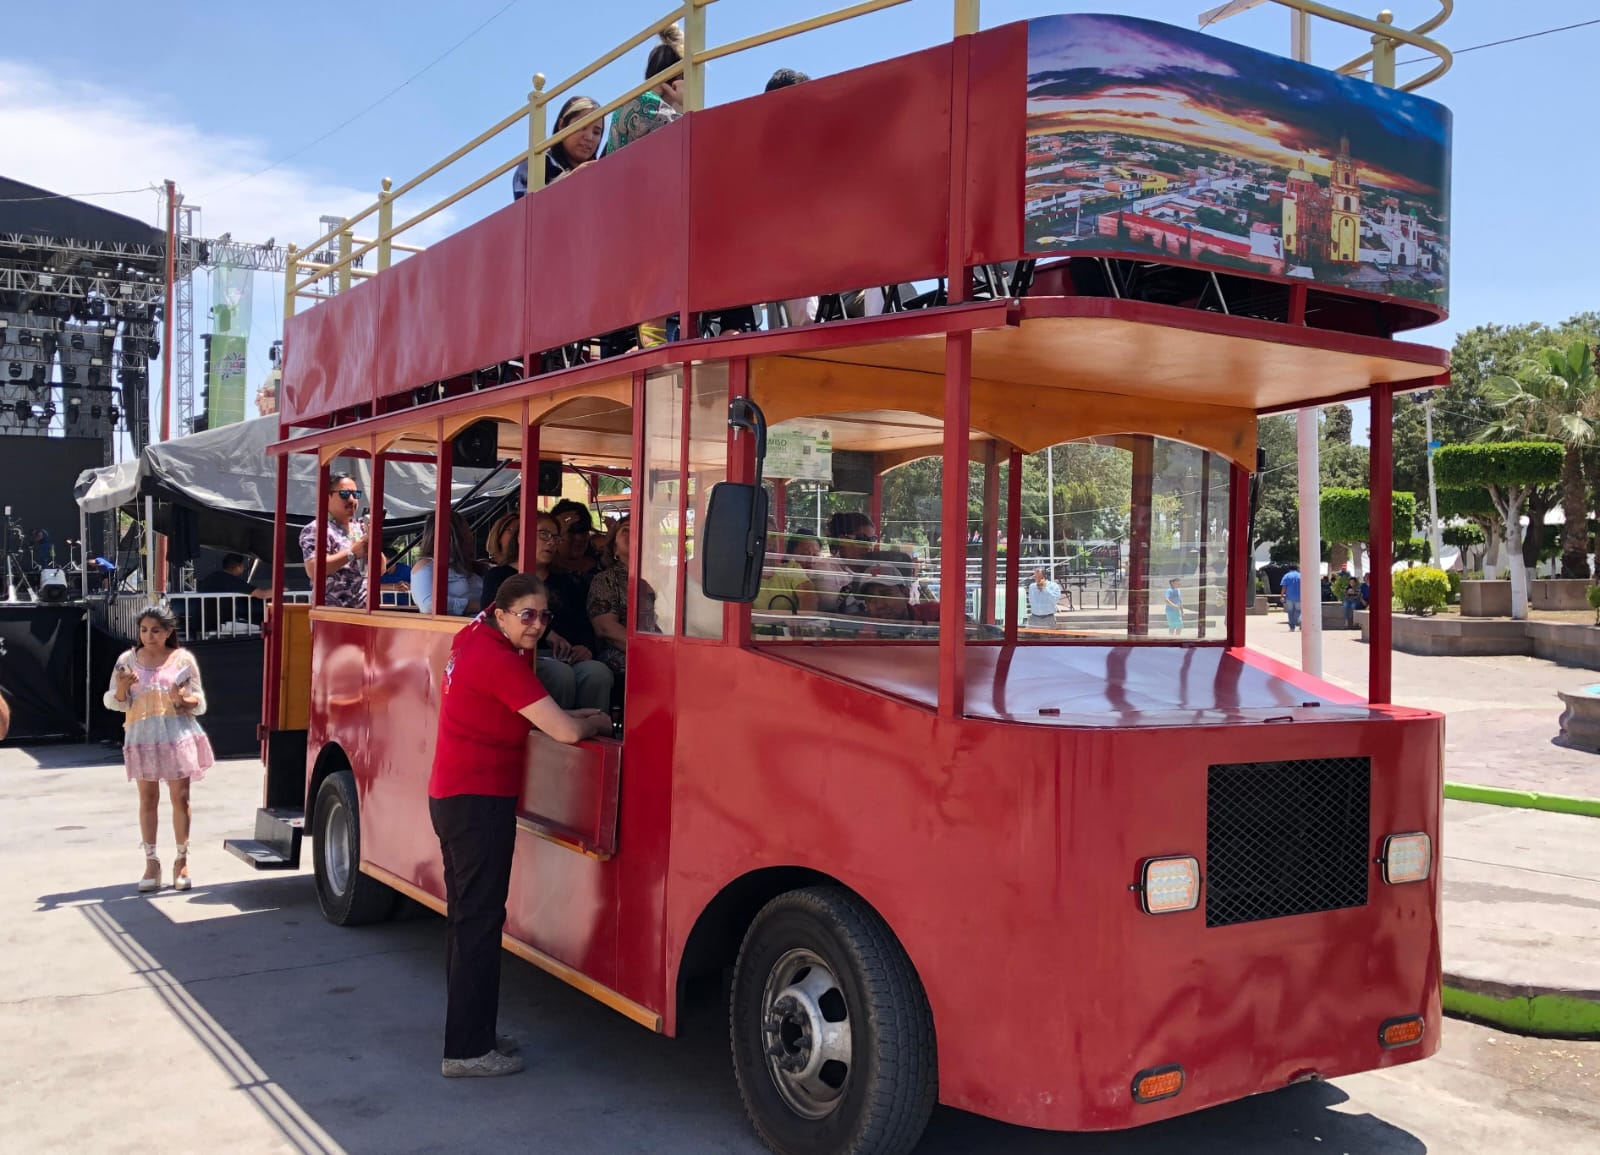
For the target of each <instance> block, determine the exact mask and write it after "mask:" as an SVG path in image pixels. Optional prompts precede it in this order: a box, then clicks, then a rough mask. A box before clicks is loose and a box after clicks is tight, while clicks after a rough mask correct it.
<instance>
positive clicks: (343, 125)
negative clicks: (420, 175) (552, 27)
mask: <svg viewBox="0 0 1600 1155" xmlns="http://www.w3.org/2000/svg"><path fill="white" fill-rule="evenodd" d="M521 2H522V0H507V3H505V4H503V5H502V6H501V7H500V8H499V10H498V11H496V12H495V13H494V15H492V16H490V17H489V18H488V19H487V20H485V21H484V22H483V23H482V24H479V25H478V26H477V27H476V28H474V29H473V30H472V31H471V32H468V33H467V34H466V35H465V36H463V37H462V38H461V39H460V40H457V41H456V42H455V43H454V44H452V45H451V46H450V47H449V48H446V49H445V50H444V51H443V52H441V53H440V54H439V55H438V56H435V57H434V58H433V59H432V60H430V61H428V63H427V64H424V65H423V66H422V67H421V68H419V69H418V70H417V71H416V72H413V73H412V74H411V75H410V76H408V77H406V78H405V79H404V80H402V81H401V82H400V83H399V84H397V85H395V86H394V87H393V88H391V89H390V90H389V91H388V92H385V93H384V94H383V95H382V96H380V97H378V99H376V100H374V101H373V102H372V103H371V104H369V105H367V106H366V107H365V108H363V109H362V110H361V111H360V112H358V113H356V114H355V115H354V116H351V117H349V118H348V119H346V120H342V121H340V122H339V123H338V124H336V125H334V126H333V127H332V128H330V129H329V130H328V131H327V132H325V133H323V134H322V135H321V136H319V137H317V139H316V140H313V141H311V142H309V143H308V144H304V145H302V146H301V147H300V148H297V149H296V150H295V151H294V152H291V153H289V154H288V155H287V156H280V157H279V158H278V159H277V160H275V161H273V162H272V163H271V164H269V165H267V167H266V168H263V169H259V170H258V171H256V172H253V173H250V174H248V175H247V176H242V177H239V178H238V179H237V180H234V181H230V182H229V183H228V184H225V185H223V186H221V187H220V188H216V189H212V190H211V191H210V192H208V193H205V194H204V195H202V196H199V197H197V198H196V199H198V200H207V199H209V198H211V197H214V196H216V195H217V194H219V193H225V192H227V191H228V190H229V189H231V188H233V187H235V186H237V185H241V184H243V183H244V182H245V181H250V180H255V179H256V177H258V176H265V175H266V174H267V173H269V172H271V171H272V170H273V169H275V168H277V167H278V166H279V165H282V164H287V163H288V162H289V161H291V160H294V159H295V158H296V157H298V156H304V155H305V154H306V153H307V152H309V151H310V150H312V149H313V148H316V147H317V145H319V144H321V143H322V142H323V141H325V140H327V139H328V138H329V137H331V136H334V135H336V134H338V133H340V132H343V131H344V130H345V129H347V128H349V127H350V126H351V125H352V124H354V123H355V122H356V121H358V120H360V119H361V118H362V117H363V116H365V115H367V113H369V112H371V111H372V110H373V109H375V108H377V107H378V106H379V105H380V104H382V103H383V102H384V101H386V100H388V99H389V98H390V97H392V96H394V95H395V94H396V93H398V92H400V91H401V90H402V89H404V88H406V87H407V86H408V85H410V84H411V83H412V82H413V81H415V80H419V79H421V78H422V77H423V76H424V75H425V74H427V73H428V72H430V71H431V70H432V69H433V68H434V67H435V66H436V65H438V64H441V63H442V62H443V61H444V60H445V59H446V58H448V57H449V56H450V55H451V54H452V53H454V52H455V51H456V50H457V49H459V48H460V47H461V46H462V45H464V44H466V43H467V41H469V40H471V39H472V38H473V37H474V36H476V35H477V34H478V33H480V32H482V31H483V30H484V29H485V28H487V27H489V25H491V24H493V23H494V22H495V21H496V20H498V19H500V17H502V16H504V15H505V14H506V13H507V12H509V11H511V9H513V8H515V7H516V6H517V5H518V4H520V3H521Z"/></svg>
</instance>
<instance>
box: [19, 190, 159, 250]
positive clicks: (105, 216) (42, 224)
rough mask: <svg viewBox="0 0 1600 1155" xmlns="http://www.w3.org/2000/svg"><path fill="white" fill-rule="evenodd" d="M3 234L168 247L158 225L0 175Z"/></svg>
mask: <svg viewBox="0 0 1600 1155" xmlns="http://www.w3.org/2000/svg"><path fill="white" fill-rule="evenodd" d="M145 203H146V204H148V203H149V202H148V201H146V202H145ZM0 233H23V234H25V235H28V236H36V237H47V238H49V239H50V240H54V241H84V242H93V243H98V244H108V245H150V246H153V247H155V248H156V249H158V250H161V251H163V252H164V251H165V249H166V234H164V233H163V232H162V231H161V230H160V229H158V228H155V227H153V226H151V225H147V224H145V223H144V222H142V221H138V220H135V219H134V218H133V217H128V216H123V215H122V214H121V213H114V212H112V211H111V210H110V209H103V208H100V207H99V206H98V205H92V204H89V203H87V202H85V201H75V200H73V199H72V198H71V197H67V196H62V195H60V194H59V193H53V192H51V191H50V190H49V189H42V188H36V187H34V186H33V185H31V184H23V183H22V182H21V181H19V180H12V179H11V178H10V177H4V176H0Z"/></svg>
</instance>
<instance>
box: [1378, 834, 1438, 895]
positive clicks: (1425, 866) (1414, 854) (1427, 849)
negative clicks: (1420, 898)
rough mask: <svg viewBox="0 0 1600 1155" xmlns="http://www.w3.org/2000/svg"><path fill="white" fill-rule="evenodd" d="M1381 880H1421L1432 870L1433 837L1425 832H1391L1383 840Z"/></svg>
mask: <svg viewBox="0 0 1600 1155" xmlns="http://www.w3.org/2000/svg"><path fill="white" fill-rule="evenodd" d="M1378 861H1379V862H1381V863H1383V881H1385V882H1387V883H1389V884H1390V885H1391V886H1393V885H1394V884H1396V883H1400V882H1423V881H1425V880H1426V879H1427V877H1428V875H1429V874H1431V873H1432V872H1433V839H1431V838H1429V837H1428V836H1427V835H1426V834H1422V833H1417V834H1391V835H1389V837H1387V838H1385V839H1384V840H1383V857H1381V858H1380V859H1379V860H1378Z"/></svg>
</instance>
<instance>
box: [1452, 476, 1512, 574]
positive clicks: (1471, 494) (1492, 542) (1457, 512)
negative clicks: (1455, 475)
mask: <svg viewBox="0 0 1600 1155" xmlns="http://www.w3.org/2000/svg"><path fill="white" fill-rule="evenodd" d="M1439 520H1440V521H1441V522H1444V523H1446V524H1445V529H1444V533H1445V535H1446V536H1445V537H1444V539H1443V540H1445V541H1449V540H1450V538H1449V536H1448V535H1449V533H1450V531H1451V530H1452V529H1456V528H1466V526H1461V527H1457V526H1452V525H1450V524H1449V523H1450V522H1453V521H1461V522H1466V523H1467V526H1470V527H1471V528H1473V529H1475V530H1477V531H1478V533H1479V534H1480V535H1481V536H1482V538H1483V539H1484V543H1485V544H1486V545H1487V547H1488V552H1487V556H1486V557H1485V558H1481V559H1479V560H1481V561H1483V562H1484V564H1485V565H1486V566H1488V567H1489V568H1491V569H1492V568H1493V567H1494V566H1495V565H1496V564H1498V562H1499V560H1500V542H1501V540H1502V539H1503V538H1504V536H1505V535H1504V533H1503V532H1502V530H1503V528H1504V527H1503V526H1502V525H1501V524H1500V515H1499V514H1498V513H1496V512H1495V508H1494V502H1493V501H1491V500H1489V491H1488V490H1487V489H1483V488H1481V487H1480V488H1476V489H1441V490H1439Z"/></svg>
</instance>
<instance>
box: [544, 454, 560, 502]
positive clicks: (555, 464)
mask: <svg viewBox="0 0 1600 1155" xmlns="http://www.w3.org/2000/svg"><path fill="white" fill-rule="evenodd" d="M539 496H540V497H560V496H561V462H559V461H541V462H539Z"/></svg>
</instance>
